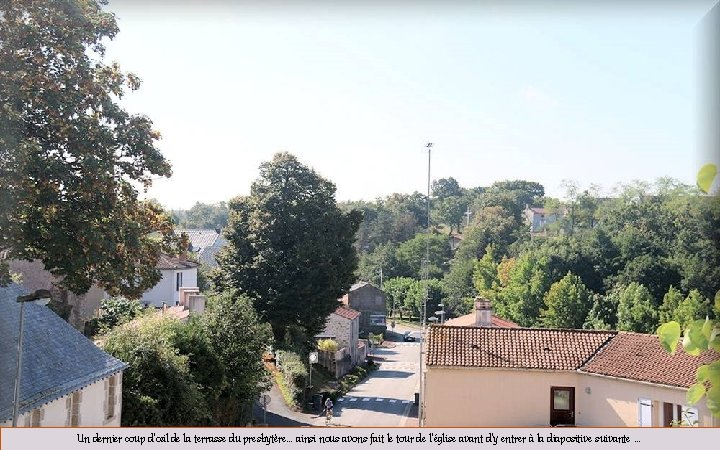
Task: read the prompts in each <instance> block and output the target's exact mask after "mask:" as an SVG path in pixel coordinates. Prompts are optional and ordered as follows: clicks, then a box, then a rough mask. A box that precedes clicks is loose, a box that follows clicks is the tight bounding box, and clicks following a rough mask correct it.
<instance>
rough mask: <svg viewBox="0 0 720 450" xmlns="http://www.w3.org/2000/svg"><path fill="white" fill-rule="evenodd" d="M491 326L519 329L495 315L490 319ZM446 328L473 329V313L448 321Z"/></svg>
mask: <svg viewBox="0 0 720 450" xmlns="http://www.w3.org/2000/svg"><path fill="white" fill-rule="evenodd" d="M491 320H492V326H494V327H498V328H520V325H518V324H516V323H515V322H512V321H510V320H505V319H501V318H499V317H498V316H496V315H493V316H492V317H491ZM444 325H445V326H447V327H473V326H475V313H470V314H465V315H464V316H460V317H456V318H454V319H448V320H446V321H445V323H444Z"/></svg>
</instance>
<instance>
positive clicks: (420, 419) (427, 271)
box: [418, 142, 433, 426]
mask: <svg viewBox="0 0 720 450" xmlns="http://www.w3.org/2000/svg"><path fill="white" fill-rule="evenodd" d="M432 146H433V144H432V142H428V143H427V145H425V148H427V151H428V174H427V199H426V200H427V202H426V213H427V236H425V271H424V272H423V278H424V281H425V298H424V300H423V308H422V311H423V312H422V331H421V336H420V392H419V397H420V398H419V399H418V403H419V405H418V425H419V426H423V412H424V409H425V408H424V407H423V405H424V403H425V396H424V393H425V387H424V386H423V384H424V383H423V355H424V354H425V326H426V319H427V302H428V295H429V292H430V290H429V286H428V284H429V281H428V278H429V275H430V154H431V149H432Z"/></svg>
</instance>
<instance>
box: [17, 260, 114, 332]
mask: <svg viewBox="0 0 720 450" xmlns="http://www.w3.org/2000/svg"><path fill="white" fill-rule="evenodd" d="M9 265H10V272H11V273H16V274H18V275H19V276H20V280H19V283H20V285H21V286H22V287H23V288H24V289H25V290H27V291H28V292H34V291H36V290H38V289H49V290H50V292H51V294H52V298H53V299H54V300H57V301H59V302H61V303H62V304H65V305H68V312H67V321H68V322H69V323H70V324H71V325H72V326H74V327H75V328H77V329H78V330H82V329H83V328H84V327H85V322H86V321H88V320H90V319H92V318H93V317H95V315H96V314H97V311H98V309H99V308H100V302H101V301H102V300H103V299H104V298H105V297H106V296H107V294H105V291H104V290H102V289H100V288H99V287H97V286H93V287H91V288H90V290H89V291H88V292H87V293H85V294H84V295H77V294H75V293H73V292H70V291H67V290H62V289H58V288H57V287H56V286H55V284H56V283H57V282H58V281H59V279H58V278H57V277H55V275H53V274H51V273H50V272H49V271H48V270H46V269H45V265H44V264H43V263H42V261H40V260H34V261H25V260H10V261H9Z"/></svg>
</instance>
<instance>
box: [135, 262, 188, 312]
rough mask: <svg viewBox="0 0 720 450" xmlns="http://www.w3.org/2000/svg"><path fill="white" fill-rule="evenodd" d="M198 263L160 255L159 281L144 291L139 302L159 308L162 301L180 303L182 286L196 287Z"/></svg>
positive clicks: (172, 304)
mask: <svg viewBox="0 0 720 450" xmlns="http://www.w3.org/2000/svg"><path fill="white" fill-rule="evenodd" d="M198 265H199V264H198V263H196V262H193V261H188V260H187V259H183V258H177V257H173V256H168V255H161V256H160V259H159V260H158V263H157V268H158V269H159V270H160V273H161V274H162V278H161V279H160V282H159V283H158V284H156V285H155V287H153V288H152V289H150V290H149V291H147V292H145V293H144V294H143V296H142V298H141V299H140V303H142V304H144V305H148V306H154V307H157V308H160V307H162V306H163V303H164V304H165V305H167V306H174V305H177V304H179V303H180V300H181V296H180V291H181V288H183V287H197V268H198Z"/></svg>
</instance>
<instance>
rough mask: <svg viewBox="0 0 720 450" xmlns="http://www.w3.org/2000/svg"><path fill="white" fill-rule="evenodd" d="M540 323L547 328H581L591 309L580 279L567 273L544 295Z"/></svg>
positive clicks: (587, 295)
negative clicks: (543, 307)
mask: <svg viewBox="0 0 720 450" xmlns="http://www.w3.org/2000/svg"><path fill="white" fill-rule="evenodd" d="M545 307H546V308H545V309H543V310H542V311H541V315H540V322H541V323H542V324H543V325H545V326H546V327H549V328H581V327H582V326H583V323H584V321H585V318H586V317H587V315H588V311H589V310H590V308H591V297H590V293H589V291H588V290H587V288H586V287H585V285H584V284H583V282H582V280H580V277H578V276H577V275H573V274H572V273H571V272H568V273H567V275H565V276H564V277H563V278H562V279H561V280H560V281H558V282H555V283H553V284H552V285H551V286H550V290H549V291H548V292H547V294H546V295H545Z"/></svg>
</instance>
